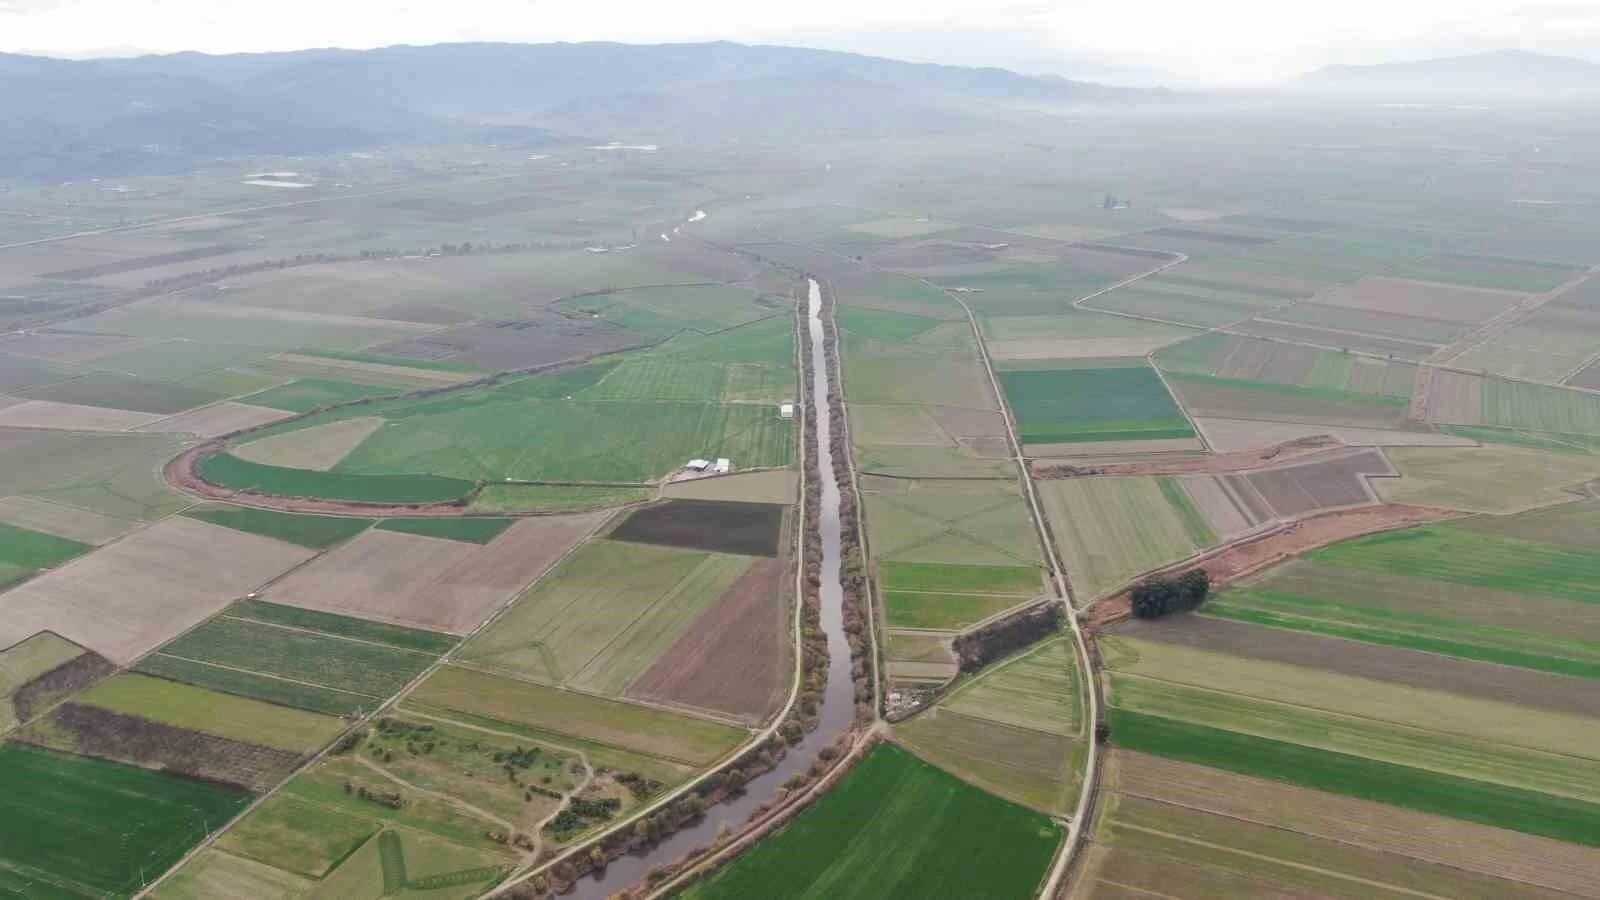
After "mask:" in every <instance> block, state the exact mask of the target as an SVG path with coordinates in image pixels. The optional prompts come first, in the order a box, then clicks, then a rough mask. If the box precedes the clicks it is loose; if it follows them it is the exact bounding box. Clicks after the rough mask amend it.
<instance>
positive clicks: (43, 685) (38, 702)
mask: <svg viewBox="0 0 1600 900" xmlns="http://www.w3.org/2000/svg"><path fill="white" fill-rule="evenodd" d="M115 671H117V667H116V665H115V664H114V663H112V662H111V661H110V660H108V659H106V658H105V657H104V656H101V655H100V654H98V653H95V652H93V651H92V650H85V651H84V652H83V653H81V654H79V655H78V656H76V657H74V658H73V659H69V660H67V661H66V662H64V663H62V664H61V665H59V666H56V667H55V668H53V669H51V670H50V671H48V672H45V673H44V674H43V675H40V676H39V677H37V678H34V679H32V680H30V681H28V682H27V683H26V684H24V685H22V686H21V687H19V688H17V690H16V691H15V692H13V693H12V695H11V707H12V709H13V710H15V711H16V717H17V721H19V722H26V721H28V720H29V719H31V718H33V717H34V716H36V715H38V714H39V713H41V712H43V711H44V710H45V709H47V708H49V706H50V704H52V703H55V702H56V701H57V700H60V699H61V698H62V697H66V696H68V695H70V694H75V693H77V692H78V691H81V690H83V689H84V688H86V687H88V686H89V685H91V684H94V683H95V682H96V681H99V680H100V679H102V678H105V677H107V676H109V675H111V674H112V673H113V672H115Z"/></svg>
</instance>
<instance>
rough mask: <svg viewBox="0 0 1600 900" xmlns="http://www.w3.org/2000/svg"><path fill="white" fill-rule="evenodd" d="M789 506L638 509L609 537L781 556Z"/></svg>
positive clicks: (687, 504) (700, 503) (697, 504)
mask: <svg viewBox="0 0 1600 900" xmlns="http://www.w3.org/2000/svg"><path fill="white" fill-rule="evenodd" d="M784 511H785V507H783V506H780V505H778V504H775V503H739V502H729V501H717V500H667V501H664V502H662V503H657V504H655V505H653V506H646V507H644V508H642V509H639V510H636V511H635V512H633V513H632V514H631V515H629V516H628V518H626V519H624V520H623V522H622V524H621V525H618V526H617V527H616V528H614V529H612V531H611V534H610V535H609V537H610V538H611V539H612V540H616V541H633V542H635V543H639V544H657V545H660V546H663V547H683V548H686V549H689V550H708V551H711V552H713V553H737V554H740V555H743V556H770V557H775V556H777V555H778V540H779V537H780V536H781V535H782V533H783V514H784Z"/></svg>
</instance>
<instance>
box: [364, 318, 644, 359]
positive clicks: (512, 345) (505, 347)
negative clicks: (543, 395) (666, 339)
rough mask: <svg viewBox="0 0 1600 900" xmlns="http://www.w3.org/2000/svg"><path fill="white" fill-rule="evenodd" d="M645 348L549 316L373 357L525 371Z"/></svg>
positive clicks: (621, 335) (614, 332) (585, 323)
mask: <svg viewBox="0 0 1600 900" xmlns="http://www.w3.org/2000/svg"><path fill="white" fill-rule="evenodd" d="M643 343H646V340H645V339H644V338H643V337H641V336H640V335H638V334H636V333H634V332H632V331H628V330H627V329H625V328H621V327H619V326H617V325H614V324H612V323H610V322H605V321H602V320H599V319H567V318H564V317H562V316H559V315H555V314H550V315H547V316H543V317H541V318H538V319H532V320H529V319H513V320H504V321H498V322H489V323H484V324H477V325H466V326H463V327H461V328H455V329H451V330H449V331H444V332H440V333H438V334H429V335H424V336H422V337H416V338H411V339H410V340H405V341H398V342H396V343H392V344H385V345H383V346H381V347H378V348H376V349H375V350H374V351H373V352H376V353H382V354H385V355H388V356H400V357H407V358H410V359H419V360H430V361H440V360H447V361H449V362H453V363H461V364H463V365H469V366H473V367H475V368H479V369H483V370H485V371H489V372H502V371H508V370H511V369H526V368H532V367H534V366H544V365H549V364H552V363H558V362H564V361H566V360H572V359H581V358H586V357H590V356H594V355H595V354H598V353H609V352H611V351H613V350H621V349H623V348H625V347H634V346H638V345H640V344H643Z"/></svg>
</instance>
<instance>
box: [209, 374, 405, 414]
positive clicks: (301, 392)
mask: <svg viewBox="0 0 1600 900" xmlns="http://www.w3.org/2000/svg"><path fill="white" fill-rule="evenodd" d="M394 393H398V391H397V390H396V389H394V388H386V387H374V386H373V385H370V384H356V383H354V382H350V381H330V380H328V379H324V378H300V379H297V380H295V381H291V382H289V383H288V384H285V385H281V386H279V387H275V388H269V389H267V390H265V391H262V392H260V393H258V394H251V395H249V396H247V397H240V398H239V399H240V400H241V401H242V402H244V403H249V404H252V405H254V406H265V407H268V408H270V409H281V410H283V411H284V412H296V413H306V412H311V411H312V410H315V409H322V408H323V407H327V406H338V405H339V404H341V403H350V402H352V401H355V400H364V399H366V398H367V397H382V396H386V395H389V394H394Z"/></svg>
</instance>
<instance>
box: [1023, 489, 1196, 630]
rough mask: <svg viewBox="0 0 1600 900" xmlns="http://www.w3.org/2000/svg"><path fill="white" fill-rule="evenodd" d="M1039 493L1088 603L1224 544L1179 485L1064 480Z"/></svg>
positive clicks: (1070, 572) (1078, 589) (1075, 583)
mask: <svg viewBox="0 0 1600 900" xmlns="http://www.w3.org/2000/svg"><path fill="white" fill-rule="evenodd" d="M1038 490H1039V496H1040V500H1041V501H1042V503H1043V505H1044V512H1045V516H1046V517H1047V518H1048V519H1049V520H1050V526H1051V529H1052V530H1053V531H1054V533H1055V539H1056V547H1057V549H1058V550H1059V551H1060V552H1061V555H1062V561H1063V563H1064V564H1065V565H1066V567H1067V572H1068V577H1069V578H1071V579H1072V584H1073V587H1074V590H1075V592H1076V593H1077V594H1078V595H1079V596H1080V597H1081V598H1082V599H1083V600H1084V601H1087V600H1088V599H1090V598H1092V597H1095V596H1097V595H1099V594H1102V593H1105V592H1107V591H1110V590H1113V589H1115V588H1118V587H1121V586H1122V585H1123V584H1126V583H1127V582H1128V581H1129V580H1131V579H1133V578H1134V577H1136V576H1138V575H1140V574H1141V573H1143V572H1147V571H1149V570H1151V569H1154V568H1158V567H1160V566H1162V565H1165V564H1167V563H1171V562H1176V561H1178V560H1180V559H1183V558H1185V557H1188V556H1190V555H1192V554H1194V553H1197V552H1199V551H1201V550H1204V549H1206V548H1208V547H1211V546H1213V545H1215V544H1216V543H1217V542H1218V538H1219V532H1218V531H1217V530H1216V529H1215V526H1214V525H1213V523H1212V521H1211V520H1209V519H1208V517H1207V515H1206V512H1205V511H1203V509H1202V507H1201V506H1200V505H1199V504H1197V502H1196V499H1195V498H1194V497H1193V496H1192V495H1191V493H1190V492H1189V490H1187V489H1186V487H1185V485H1184V483H1183V482H1181V481H1180V480H1179V479H1176V478H1172V477H1169V476H1111V477H1092V478H1063V479H1052V480H1044V481H1040V482H1039V483H1038ZM1208 500H1209V498H1208V497H1205V496H1204V495H1202V501H1208ZM1209 508H1210V504H1209V503H1208V506H1207V509H1209Z"/></svg>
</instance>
